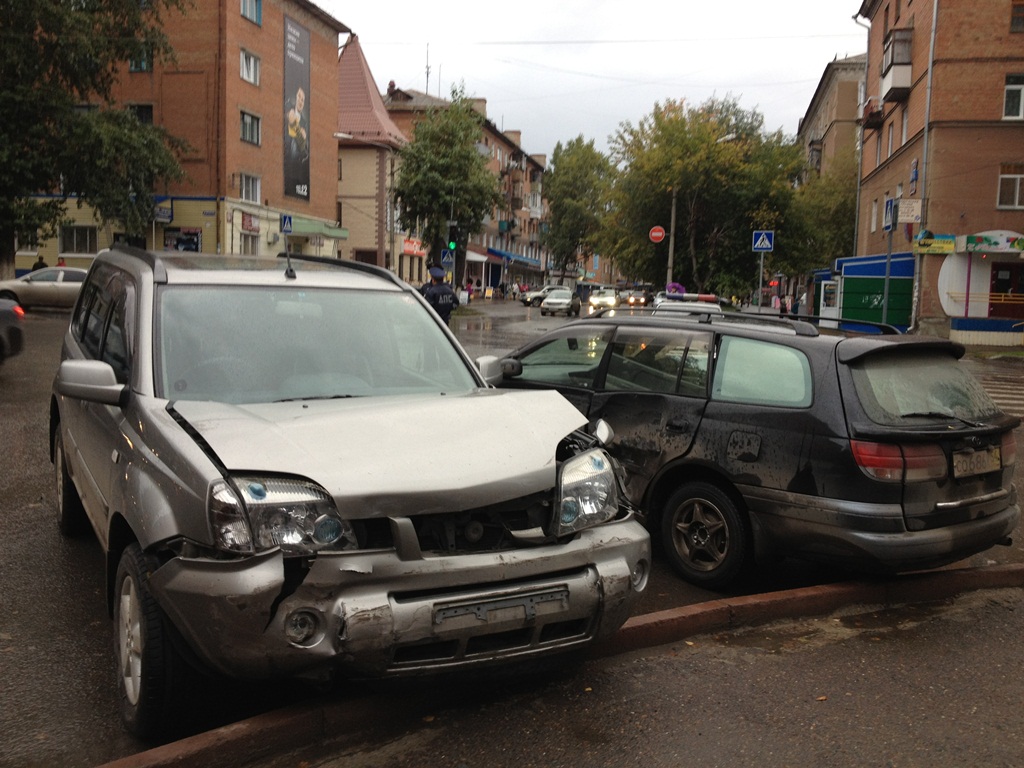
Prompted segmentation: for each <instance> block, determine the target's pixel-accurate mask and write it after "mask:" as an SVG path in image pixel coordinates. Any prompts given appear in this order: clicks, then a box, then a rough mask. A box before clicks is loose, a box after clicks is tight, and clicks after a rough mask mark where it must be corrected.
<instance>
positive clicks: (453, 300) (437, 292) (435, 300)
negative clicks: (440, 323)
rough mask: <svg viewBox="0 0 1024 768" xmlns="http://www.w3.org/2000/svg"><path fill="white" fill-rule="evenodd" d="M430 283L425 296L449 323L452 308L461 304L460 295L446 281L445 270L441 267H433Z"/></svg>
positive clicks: (446, 323)
mask: <svg viewBox="0 0 1024 768" xmlns="http://www.w3.org/2000/svg"><path fill="white" fill-rule="evenodd" d="M429 272H430V285H429V286H427V289H426V290H425V291H424V292H423V298H425V299H426V300H427V302H428V303H429V304H430V306H432V307H433V308H434V311H435V312H437V314H438V315H439V316H440V318H441V319H442V320H444V323H445V325H448V319H449V318H450V317H451V316H452V310H453V309H455V308H456V307H457V306H459V297H458V296H456V295H455V291H453V290H452V287H451V286H450V285H448V283H446V282H445V281H444V270H443V269H441V268H440V267H431V268H430V270H429Z"/></svg>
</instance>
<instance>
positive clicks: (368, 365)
mask: <svg viewBox="0 0 1024 768" xmlns="http://www.w3.org/2000/svg"><path fill="white" fill-rule="evenodd" d="M89 275H90V277H89V279H88V280H87V281H86V284H85V286H84V288H83V290H82V294H81V296H80V298H79V301H78V303H77V305H76V307H75V309H74V311H73V312H72V314H71V322H70V328H69V329H68V331H67V333H66V334H65V338H64V345H63V349H62V354H61V362H60V366H59V368H58V371H57V375H56V377H55V380H54V384H53V395H52V400H51V403H50V430H49V435H50V456H51V458H52V461H53V466H54V475H55V484H56V496H57V522H58V526H59V528H60V530H61V532H62V533H64V534H66V535H74V534H77V533H80V532H84V531H88V530H89V529H90V528H91V529H92V530H93V531H94V532H95V533H96V535H97V538H98V540H99V542H100V544H101V546H102V548H103V551H104V552H103V554H104V560H105V563H106V567H107V569H108V579H107V582H106V583H107V595H106V598H107V600H108V601H109V606H110V609H111V614H112V618H113V629H114V632H113V634H114V648H115V653H116V656H117V659H116V661H117V664H116V668H117V675H116V677H117V685H118V694H119V700H120V702H121V715H122V719H123V721H124V723H125V725H126V727H127V728H128V729H129V730H130V731H131V732H132V733H134V734H136V735H138V736H140V737H151V736H155V735H158V734H162V733H165V732H166V731H167V729H168V728H170V727H172V726H173V725H174V723H175V722H176V721H177V714H178V713H179V712H180V710H181V709H182V708H184V707H187V706H188V698H187V692H188V691H189V690H190V687H189V683H190V680H189V676H190V672H191V670H192V669H193V667H198V668H200V669H202V670H203V671H205V672H212V673H216V674H218V675H221V676H226V677H229V678H239V679H246V680H261V679H267V678H271V677H292V676H294V677H304V678H312V679H314V680H317V681H322V682H324V681H328V680H330V679H331V678H332V677H333V676H335V675H341V676H345V675H351V676H358V677H377V678H386V677H399V676H401V677H408V676H413V675H426V674H435V673H441V672H448V671H460V670H468V669H472V670H483V669H486V668H487V667H492V666H495V665H508V664H514V663H518V662H539V661H543V660H553V661H555V662H556V663H557V661H558V660H559V657H561V656H564V655H567V654H579V653H581V652H583V651H584V650H585V649H586V648H588V647H589V646H590V645H591V643H592V642H593V641H595V640H597V639H599V638H603V637H607V636H608V635H610V634H612V633H614V632H615V631H616V630H617V629H618V628H619V627H620V626H621V625H622V623H623V622H624V621H625V620H626V618H627V617H628V616H629V614H630V612H631V610H632V608H633V606H634V605H635V603H636V601H637V600H638V598H639V596H640V595H641V593H642V592H643V590H644V588H645V586H646V583H647V579H648V575H649V572H650V571H649V568H650V537H649V535H648V533H647V531H646V530H645V529H644V527H643V526H642V525H641V524H640V522H639V521H638V520H637V519H636V518H635V515H634V509H633V507H632V505H630V504H629V502H628V501H627V500H626V497H625V492H624V488H623V487H622V485H621V482H620V477H621V470H620V468H619V467H618V465H617V463H616V462H615V461H614V460H613V459H611V458H610V456H609V455H608V453H607V452H606V451H605V450H604V449H603V447H602V443H603V442H607V441H608V440H610V434H609V433H607V430H606V425H603V424H596V425H594V426H593V427H591V426H589V425H588V422H587V420H586V419H585V418H584V417H583V415H582V414H580V413H579V411H577V410H576V409H575V408H573V406H572V405H571V404H570V403H568V402H566V400H565V399H564V398H563V397H562V396H561V395H559V394H558V393H557V392H552V391H548V392H511V391H500V390H494V389H493V388H490V387H488V386H487V385H486V382H485V379H484V376H483V374H484V373H485V372H486V373H487V375H488V376H492V375H493V372H494V370H495V369H496V368H497V365H498V360H497V359H496V358H493V357H492V358H489V359H484V360H482V361H481V362H480V363H478V364H479V365H481V366H482V367H483V369H484V370H483V371H481V370H478V369H477V367H476V366H474V364H473V363H472V362H471V361H470V360H469V358H468V357H467V356H466V354H465V352H464V351H463V350H462V348H461V347H460V346H459V344H458V342H457V341H456V340H455V337H454V336H453V335H452V334H451V332H450V331H449V330H448V328H447V326H446V325H445V324H444V323H443V322H442V321H441V320H440V319H439V318H438V317H437V315H436V313H434V312H433V311H431V309H430V307H429V305H428V304H427V303H426V301H425V300H424V299H423V297H422V296H421V295H420V294H419V292H418V291H417V290H415V289H413V288H412V287H411V286H409V285H408V284H406V283H405V282H403V281H402V280H400V279H398V278H397V277H396V276H395V275H394V274H392V273H390V272H388V271H387V270H383V269H378V268H377V267H373V266H369V265H365V264H358V263H356V262H346V261H336V260H334V259H314V258H311V257H310V258H306V259H303V258H301V257H297V256H294V255H293V256H291V257H290V258H289V259H288V260H287V262H286V261H285V260H284V259H266V258H264V259H258V258H256V257H240V256H219V255H214V254H204V256H203V258H202V259H201V260H196V259H195V258H194V255H191V254H183V253H176V252H171V253H166V254H165V253H150V252H146V251H140V250H138V249H135V248H130V247H127V246H115V247H114V248H113V249H111V250H109V251H105V252H102V253H100V254H99V255H98V256H97V257H96V261H95V263H94V264H93V267H92V269H91V270H90V272H89ZM525 413H528V414H530V415H531V417H533V418H534V419H536V424H535V425H532V426H531V428H530V429H528V430H512V431H510V430H509V429H508V425H509V424H511V423H515V422H516V421H517V420H518V419H520V418H521V417H522V414H525ZM462 422H468V423H471V424H473V425H474V427H473V429H468V430H462V429H449V428H448V427H447V426H446V425H450V424H453V423H462ZM442 433H443V441H442V442H439V439H440V437H439V436H440V435H441V434H442ZM498 454H500V461H495V456H496V455H498ZM89 597H91V596H89V595H83V599H88V598H89Z"/></svg>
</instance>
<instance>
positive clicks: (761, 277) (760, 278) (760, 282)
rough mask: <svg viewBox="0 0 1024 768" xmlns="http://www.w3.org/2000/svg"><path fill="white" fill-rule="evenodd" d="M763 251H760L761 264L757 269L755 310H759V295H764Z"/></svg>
mask: <svg viewBox="0 0 1024 768" xmlns="http://www.w3.org/2000/svg"><path fill="white" fill-rule="evenodd" d="M763 291H764V251H761V266H760V267H759V268H758V271H757V311H758V312H760V311H761V297H762V296H764V293H763Z"/></svg>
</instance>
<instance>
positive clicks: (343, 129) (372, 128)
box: [338, 35, 406, 148]
mask: <svg viewBox="0 0 1024 768" xmlns="http://www.w3.org/2000/svg"><path fill="white" fill-rule="evenodd" d="M338 131H339V132H340V133H344V134H348V135H349V136H351V137H352V138H351V139H350V140H349V139H343V140H342V141H343V142H345V141H350V142H351V143H355V144H359V143H367V142H368V143H371V144H383V145H385V146H388V147H393V148H398V147H400V146H402V145H403V144H405V143H406V140H405V137H404V136H403V135H402V132H401V131H400V130H399V129H398V126H397V125H395V123H394V122H393V121H392V120H391V117H390V116H389V115H388V111H387V109H386V108H385V107H384V100H383V99H381V96H380V91H379V90H377V84H376V83H375V82H374V80H373V74H372V73H371V72H370V67H369V65H368V64H367V63H366V57H365V56H364V55H363V48H362V46H361V45H359V38H358V37H357V36H356V35H352V36H351V37H350V38H349V41H348V42H347V43H346V44H345V46H344V47H343V48H342V49H341V54H340V55H339V56H338Z"/></svg>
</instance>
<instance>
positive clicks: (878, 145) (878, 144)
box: [875, 131, 882, 168]
mask: <svg viewBox="0 0 1024 768" xmlns="http://www.w3.org/2000/svg"><path fill="white" fill-rule="evenodd" d="M881 164H882V132H881V131H879V132H878V138H877V139H875V168H878V167H879V166H880V165H881Z"/></svg>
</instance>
